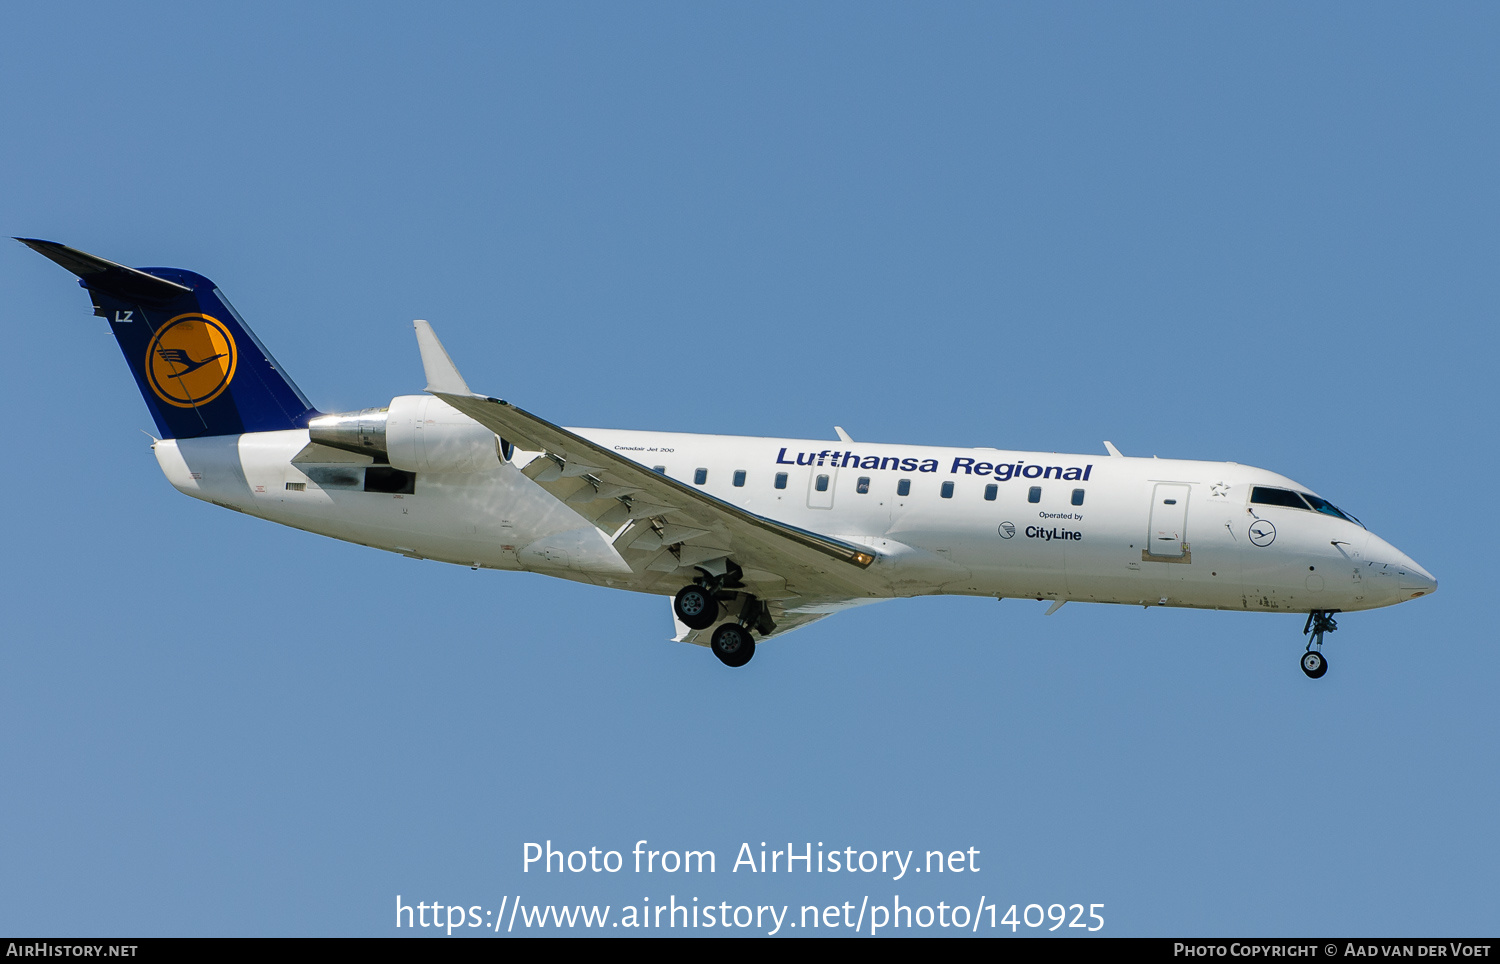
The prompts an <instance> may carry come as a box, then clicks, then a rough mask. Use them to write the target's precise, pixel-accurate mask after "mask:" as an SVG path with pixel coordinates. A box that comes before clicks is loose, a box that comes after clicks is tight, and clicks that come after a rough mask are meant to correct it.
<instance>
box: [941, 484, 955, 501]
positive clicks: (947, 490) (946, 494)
mask: <svg viewBox="0 0 1500 964" xmlns="http://www.w3.org/2000/svg"><path fill="white" fill-rule="evenodd" d="M943 498H945V499H951V498H953V483H952V482H944V483H943Z"/></svg>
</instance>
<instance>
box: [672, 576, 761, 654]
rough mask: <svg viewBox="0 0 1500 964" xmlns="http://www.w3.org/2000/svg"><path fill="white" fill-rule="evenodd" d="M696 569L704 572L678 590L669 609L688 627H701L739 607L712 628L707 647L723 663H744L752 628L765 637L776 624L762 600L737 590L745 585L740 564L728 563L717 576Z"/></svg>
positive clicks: (751, 645) (750, 645) (751, 641)
mask: <svg viewBox="0 0 1500 964" xmlns="http://www.w3.org/2000/svg"><path fill="white" fill-rule="evenodd" d="M698 571H699V572H701V573H703V575H702V576H700V577H699V578H697V579H695V580H693V582H692V583H690V584H688V585H686V586H683V587H682V588H681V589H679V590H678V591H677V596H676V597H675V598H674V599H673V600H672V611H673V612H675V613H676V614H677V618H678V619H679V620H681V621H682V624H683V625H684V626H686V627H687V628H688V629H693V630H702V629H707V628H708V627H710V626H712V625H713V624H714V623H717V622H719V620H720V618H721V617H722V616H723V615H724V614H725V611H726V610H727V611H728V612H729V613H735V612H736V610H738V612H737V614H736V615H734V616H733V617H732V618H731V620H730V621H728V622H725V623H724V624H723V625H721V626H720V627H719V628H718V629H715V630H714V632H713V636H711V637H710V638H709V648H710V649H712V650H713V651H714V655H715V656H717V657H719V660H720V662H722V663H723V664H724V665H725V666H744V665H745V664H746V663H748V662H750V658H751V657H752V656H754V655H755V637H754V636H753V635H752V631H753V632H757V633H760V634H761V635H762V636H768V635H770V634H771V633H773V632H775V631H776V623H775V622H773V621H772V620H771V614H770V612H769V611H768V610H767V609H766V605H765V603H763V602H761V601H760V600H759V599H757V598H756V597H755V596H754V595H752V594H750V593H747V592H743V591H739V590H742V589H743V587H744V583H743V582H741V581H740V573H741V570H740V567H739V566H736V565H735V564H734V563H732V562H731V563H729V564H728V565H727V566H726V569H725V572H724V573H723V574H722V575H718V576H715V575H713V574H711V573H709V572H708V571H706V570H704V569H701V568H700V569H699V570H698Z"/></svg>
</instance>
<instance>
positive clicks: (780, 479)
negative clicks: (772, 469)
mask: <svg viewBox="0 0 1500 964" xmlns="http://www.w3.org/2000/svg"><path fill="white" fill-rule="evenodd" d="M776 488H778V489H784V488H786V473H785V472H777V473H776Z"/></svg>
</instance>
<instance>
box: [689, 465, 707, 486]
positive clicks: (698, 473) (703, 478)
mask: <svg viewBox="0 0 1500 964" xmlns="http://www.w3.org/2000/svg"><path fill="white" fill-rule="evenodd" d="M707 481H708V469H697V470H695V471H694V472H693V484H694V485H703V484H704V483H705V482H707Z"/></svg>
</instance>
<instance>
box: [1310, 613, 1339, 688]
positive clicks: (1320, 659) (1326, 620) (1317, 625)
mask: <svg viewBox="0 0 1500 964" xmlns="http://www.w3.org/2000/svg"><path fill="white" fill-rule="evenodd" d="M1336 612H1338V610H1337V609H1314V610H1313V611H1312V612H1310V613H1308V614H1307V622H1306V624H1304V625H1303V627H1302V635H1304V636H1306V637H1308V639H1307V650H1306V651H1305V652H1303V654H1302V672H1304V673H1306V674H1307V678H1308V679H1322V677H1323V674H1324V673H1326V672H1328V658H1327V657H1326V656H1324V655H1323V634H1324V633H1331V632H1333V631H1334V630H1335V629H1338V628H1339V625H1338V623H1336V622H1334V621H1333V614H1334V613H1336ZM1314 646H1316V647H1317V649H1313V647H1314Z"/></svg>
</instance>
